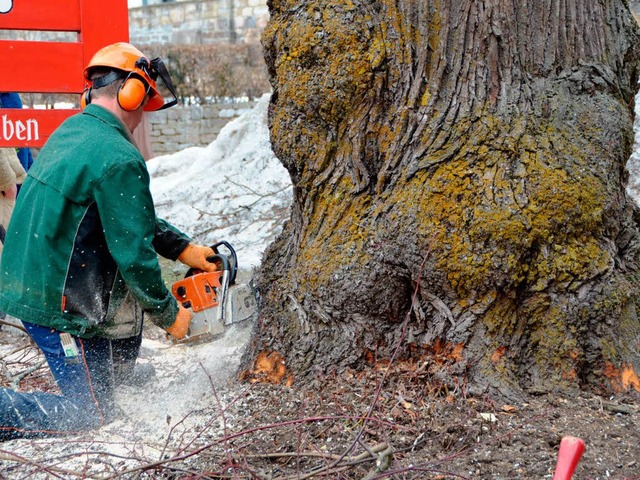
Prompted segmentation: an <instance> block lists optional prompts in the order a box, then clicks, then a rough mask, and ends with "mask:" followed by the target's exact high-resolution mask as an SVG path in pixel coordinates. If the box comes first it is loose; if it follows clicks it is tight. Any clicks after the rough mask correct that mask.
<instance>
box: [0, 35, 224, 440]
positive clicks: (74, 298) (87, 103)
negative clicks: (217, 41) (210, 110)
mask: <svg viewBox="0 0 640 480" xmlns="http://www.w3.org/2000/svg"><path fill="white" fill-rule="evenodd" d="M84 78H85V81H86V84H87V87H86V90H85V92H84V94H83V97H82V104H83V107H84V108H83V111H82V113H80V114H77V115H74V116H73V117H71V118H69V119H68V120H66V121H65V122H64V123H63V124H62V125H61V126H60V127H59V128H58V129H57V130H56V131H55V132H54V134H53V135H52V136H51V137H50V139H49V140H48V142H47V143H46V144H45V146H44V147H43V149H42V150H41V152H40V154H39V155H38V159H37V161H36V162H35V163H34V165H33V167H32V168H31V169H30V170H29V174H28V176H27V179H26V181H25V183H24V185H23V188H22V191H21V192H20V195H19V196H18V201H17V203H16V207H15V211H14V215H13V218H12V221H11V223H10V224H9V227H8V229H7V235H6V241H5V246H4V251H3V255H2V262H1V263H0V292H1V293H0V310H3V311H6V312H7V313H8V314H10V315H12V316H14V317H17V318H19V319H21V320H22V321H23V324H24V326H25V328H26V330H27V332H28V333H29V335H30V336H31V338H32V339H33V340H34V342H35V343H36V344H37V345H38V347H40V349H41V350H42V352H43V353H44V355H45V357H46V359H47V362H48V364H49V367H50V368H51V371H52V373H53V376H54V378H55V380H56V382H57V384H58V386H59V387H60V391H61V394H60V395H56V394H49V393H44V392H33V393H21V392H16V391H13V390H10V389H6V388H5V389H0V440H6V439H10V438H16V437H22V436H37V435H51V434H56V433H65V432H74V431H82V430H87V429H93V428H97V427H99V426H101V425H103V424H105V423H106V422H108V421H110V420H111V419H113V414H114V405H113V387H114V384H115V383H116V382H117V381H118V379H119V378H120V379H122V377H123V376H124V375H126V374H127V371H128V370H131V369H132V367H133V364H134V363H135V358H136V356H137V351H138V349H139V346H140V340H141V331H142V320H143V315H144V316H146V318H149V319H151V321H152V322H153V323H154V324H156V325H157V326H159V327H160V328H163V329H165V330H166V331H167V332H168V333H169V334H171V335H173V336H174V337H176V338H178V339H179V338H183V337H185V335H186V334H187V332H188V328H189V324H190V321H191V313H190V312H189V311H188V310H186V309H184V308H183V307H182V306H181V305H179V304H178V303H177V302H176V300H175V299H174V298H173V296H172V295H171V293H170V292H169V291H168V289H167V288H166V286H165V284H164V282H163V279H162V277H161V271H160V266H159V263H158V257H157V255H158V254H159V255H162V256H163V257H166V258H169V259H172V260H176V259H177V260H180V261H181V262H182V263H184V264H186V265H188V266H190V267H192V268H198V269H201V270H205V271H213V270H215V269H216V267H215V265H214V264H211V263H209V262H208V261H207V257H210V256H211V255H213V250H212V249H211V248H209V247H205V246H201V245H196V244H193V243H191V242H190V239H189V238H188V237H187V236H186V235H185V234H184V233H182V232H180V231H178V230H177V229H176V228H175V227H173V226H172V225H170V224H168V223H167V222H165V221H163V220H160V219H158V218H156V216H155V210H154V205H153V199H152V198H151V194H150V192H149V174H148V172H147V169H146V166H145V161H144V159H143V157H142V155H141V154H140V152H139V150H138V149H137V148H136V145H135V142H134V141H133V138H132V132H133V131H134V130H135V128H136V127H137V126H138V124H139V123H140V121H141V118H142V114H143V111H153V110H160V109H164V108H167V107H170V106H172V105H174V104H175V103H176V102H177V100H176V98H175V89H174V87H173V84H172V82H171V78H170V77H169V74H168V72H167V70H166V68H165V66H164V64H163V62H162V61H161V60H160V59H158V58H156V59H149V58H148V57H146V56H145V55H144V54H143V53H142V52H140V51H139V50H138V49H136V48H134V47H133V46H132V45H130V44H127V43H116V44H113V45H109V46H107V47H105V48H103V49H101V50H100V51H98V52H97V53H96V54H95V55H94V57H93V58H92V59H91V61H90V62H89V64H88V65H87V66H86V68H85V69H84ZM158 81H162V82H163V83H164V84H165V85H166V86H167V88H168V89H169V91H170V92H171V93H172V95H173V96H174V98H173V99H172V100H171V101H169V102H166V101H165V99H164V98H163V97H162V95H161V94H160V93H159V91H158V84H157V82H158ZM114 372H115V373H116V374H117V373H119V374H120V375H119V376H118V375H114Z"/></svg>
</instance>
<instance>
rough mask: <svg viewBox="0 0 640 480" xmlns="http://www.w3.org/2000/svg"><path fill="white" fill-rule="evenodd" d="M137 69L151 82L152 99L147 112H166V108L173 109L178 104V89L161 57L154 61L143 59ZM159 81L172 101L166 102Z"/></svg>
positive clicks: (146, 106) (150, 92)
mask: <svg viewBox="0 0 640 480" xmlns="http://www.w3.org/2000/svg"><path fill="white" fill-rule="evenodd" d="M136 67H137V68H139V69H140V70H141V71H142V72H143V73H144V76H146V77H147V79H149V80H150V82H149V85H150V87H151V89H150V91H149V94H150V98H149V101H148V102H147V104H146V105H145V107H144V109H145V110H146V111H154V110H164V109H165V108H169V107H173V106H174V105H175V104H177V103H178V95H177V93H176V88H175V86H174V85H173V82H172V81H171V76H170V75H169V71H168V70H167V67H166V66H165V64H164V62H163V61H162V60H161V59H160V58H159V57H156V58H154V59H152V60H147V59H146V58H145V57H142V58H140V60H138V62H136ZM159 80H160V81H161V83H162V84H161V85H160V87H161V88H162V89H163V90H166V91H168V94H169V95H168V96H170V97H171V100H169V101H165V99H164V98H165V97H164V96H163V95H162V94H161V93H160V91H159V90H160V88H159V85H158V84H159V83H160V82H159Z"/></svg>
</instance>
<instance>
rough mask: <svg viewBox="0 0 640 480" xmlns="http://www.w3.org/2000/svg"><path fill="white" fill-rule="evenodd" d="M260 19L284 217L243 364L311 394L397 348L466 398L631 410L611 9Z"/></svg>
mask: <svg viewBox="0 0 640 480" xmlns="http://www.w3.org/2000/svg"><path fill="white" fill-rule="evenodd" d="M269 7H270V15H271V20H270V22H269V24H268V26H267V28H266V31H265V32H264V35H263V45H264V47H265V52H266V53H265V58H266V61H267V65H268V68H269V73H270V78H271V83H272V87H273V89H274V93H273V97H272V103H271V108H270V115H269V126H270V130H271V137H272V143H273V147H274V151H275V152H276V154H277V155H278V157H279V158H280V159H281V161H282V162H283V164H284V165H285V166H286V168H287V169H288V170H289V172H290V174H291V177H292V180H293V183H294V204H293V208H292V214H291V219H290V221H289V222H288V223H287V224H286V226H285V229H284V232H283V234H282V235H281V236H280V238H279V239H278V240H277V241H276V242H275V243H274V244H273V245H272V246H271V247H270V248H269V249H268V251H267V252H266V253H265V258H264V262H263V267H262V270H261V272H260V275H259V278H258V286H259V290H260V293H261V295H262V304H263V308H262V311H261V315H260V320H259V323H258V327H257V331H256V334H255V341H254V346H253V351H252V354H253V355H254V356H255V355H257V354H258V353H259V352H267V351H272V350H275V351H277V352H279V353H280V354H282V355H283V356H284V359H285V361H286V364H287V367H288V368H289V369H291V370H293V371H294V373H295V375H296V378H298V379H308V378H311V376H313V375H315V374H317V373H326V372H330V371H331V369H333V368H335V369H338V370H340V369H342V368H344V367H346V366H356V367H357V366H360V365H362V364H363V363H364V362H365V361H367V360H369V361H370V360H371V359H372V358H374V357H375V358H384V357H389V356H390V355H391V353H392V351H393V348H394V346H395V345H396V343H397V342H399V341H400V340H402V344H403V354H406V355H409V354H411V355H420V356H423V357H424V356H426V355H428V354H429V353H431V354H434V353H438V354H439V355H440V356H442V355H445V356H447V355H448V358H450V359H451V360H452V361H454V364H453V365H451V366H450V367H449V368H448V370H447V372H448V373H453V374H456V375H461V376H464V377H465V378H466V379H468V380H469V381H470V388H473V389H475V391H477V392H480V391H486V390H487V389H488V390H490V391H493V392H500V393H502V394H504V395H507V396H514V395H517V394H518V392H519V391H520V389H521V388H525V389H526V388H533V389H541V388H543V389H549V388H565V387H569V386H573V385H583V384H591V385H594V386H596V387H601V388H604V389H607V390H609V389H611V388H612V387H613V388H615V389H628V388H633V387H635V389H636V390H640V381H639V380H638V377H637V376H636V374H635V372H637V371H640V370H639V368H640V356H639V355H638V350H639V346H640V323H639V321H638V317H637V312H636V304H637V299H638V294H639V283H638V261H639V257H638V246H639V245H640V244H639V242H638V238H639V237H638V223H637V219H638V218H637V214H638V211H637V209H636V207H635V205H634V204H633V202H632V201H631V200H630V199H629V198H628V196H627V195H626V194H625V183H626V180H627V174H626V170H625V163H626V161H627V159H628V158H629V155H630V153H631V148H632V143H633V132H632V120H633V105H634V93H635V92H636V88H637V85H636V82H637V77H638V72H637V67H638V48H637V45H638V40H639V39H638V32H637V25H636V24H635V23H634V21H633V19H632V17H631V14H630V12H629V7H628V5H627V3H626V2H624V1H623V0H588V1H587V0H535V1H533V0H530V1H525V2H522V1H515V0H484V1H481V2H479V1H474V0H421V1H414V0H389V1H387V0H350V1H345V0H320V1H318V0H314V1H310V0H302V1H300V0H295V1H293V0H290V1H286V0H272V1H271V2H270V3H269ZM414 291H415V292H416V298H415V301H413V302H412V297H413V294H414ZM405 319H408V324H407V325H406V329H404V328H401V327H402V326H403V322H404V320H405Z"/></svg>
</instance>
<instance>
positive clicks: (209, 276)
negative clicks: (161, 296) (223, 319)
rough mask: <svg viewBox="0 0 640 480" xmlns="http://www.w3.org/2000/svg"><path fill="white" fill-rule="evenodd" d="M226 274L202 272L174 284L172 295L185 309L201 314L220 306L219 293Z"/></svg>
mask: <svg viewBox="0 0 640 480" xmlns="http://www.w3.org/2000/svg"><path fill="white" fill-rule="evenodd" d="M223 273H224V272H222V271H217V272H202V273H198V274H196V275H191V276H189V277H186V278H184V279H183V280H180V281H178V282H176V283H174V284H173V287H172V288H171V293H173V296H174V297H175V298H176V300H178V301H179V302H180V303H182V306H183V307H185V308H190V309H191V310H193V311H194V312H201V311H203V310H206V309H208V308H211V307H217V306H218V305H219V304H220V301H219V300H218V295H217V292H218V291H219V290H218V289H219V288H220V287H221V286H222V284H221V282H220V279H221V278H222V274H223Z"/></svg>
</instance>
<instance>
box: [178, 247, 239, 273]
mask: <svg viewBox="0 0 640 480" xmlns="http://www.w3.org/2000/svg"><path fill="white" fill-rule="evenodd" d="M216 261H220V262H222V270H223V271H225V270H227V271H228V270H229V268H230V262H229V259H228V258H227V256H226V255H222V254H220V253H216V254H215V255H211V256H209V257H207V262H209V263H216ZM196 273H202V270H200V269H199V268H193V267H191V268H190V269H189V270H187V273H185V274H184V278H187V277H190V276H192V275H195V274H196Z"/></svg>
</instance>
